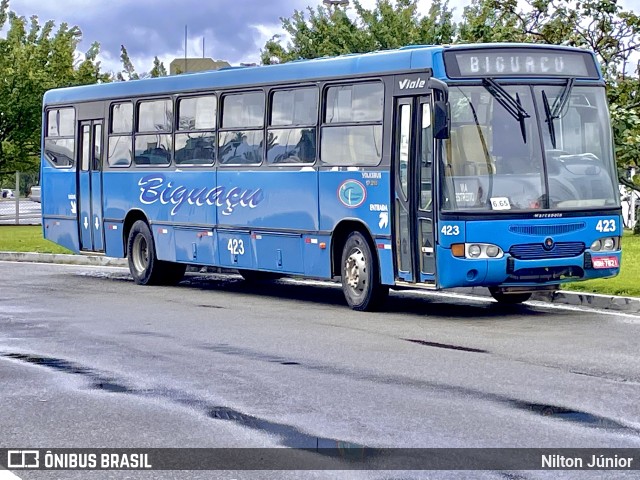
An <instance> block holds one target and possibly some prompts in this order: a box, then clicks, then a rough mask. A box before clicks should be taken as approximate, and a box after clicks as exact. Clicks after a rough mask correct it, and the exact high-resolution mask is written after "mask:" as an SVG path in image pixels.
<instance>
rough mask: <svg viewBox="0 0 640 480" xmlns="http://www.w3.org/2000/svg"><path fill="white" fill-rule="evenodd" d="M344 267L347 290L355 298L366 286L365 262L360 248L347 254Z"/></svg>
mask: <svg viewBox="0 0 640 480" xmlns="http://www.w3.org/2000/svg"><path fill="white" fill-rule="evenodd" d="M344 267H345V269H344V270H345V277H346V285H347V286H348V287H349V290H351V292H352V293H353V294H355V295H357V296H360V295H362V294H363V293H364V289H365V287H366V284H367V262H366V259H365V256H364V253H363V252H362V250H361V249H360V248H358V247H356V248H354V249H352V250H351V252H349V256H348V257H347V259H346V261H345V265H344Z"/></svg>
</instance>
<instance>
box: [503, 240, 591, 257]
mask: <svg viewBox="0 0 640 480" xmlns="http://www.w3.org/2000/svg"><path fill="white" fill-rule="evenodd" d="M582 252H584V243H582V242H558V243H556V244H554V245H553V248H551V250H545V248H544V245H543V244H542V243H525V244H522V245H514V246H512V247H511V248H510V249H509V253H510V254H511V256H512V257H514V258H517V259H519V260H535V259H539V258H566V257H576V256H578V255H580V254H581V253H582Z"/></svg>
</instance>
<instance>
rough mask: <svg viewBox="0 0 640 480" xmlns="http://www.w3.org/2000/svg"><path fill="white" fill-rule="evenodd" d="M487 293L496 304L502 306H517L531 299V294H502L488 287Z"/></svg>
mask: <svg viewBox="0 0 640 480" xmlns="http://www.w3.org/2000/svg"><path fill="white" fill-rule="evenodd" d="M489 293H490V294H491V296H492V297H493V299H494V300H496V301H497V302H498V303H502V304H503V305H517V304H518V303H522V302H526V301H527V300H529V299H530V298H531V292H527V293H503V292H500V291H499V290H498V289H497V288H494V287H489Z"/></svg>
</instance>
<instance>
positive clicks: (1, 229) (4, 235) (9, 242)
mask: <svg viewBox="0 0 640 480" xmlns="http://www.w3.org/2000/svg"><path fill="white" fill-rule="evenodd" d="M0 252H38V253H73V252H71V251H69V250H67V249H66V248H64V247H61V246H59V245H56V244H55V243H53V242H50V241H49V240H45V239H44V238H42V227H41V226H39V225H28V226H26V225H25V226H18V225H2V226H0Z"/></svg>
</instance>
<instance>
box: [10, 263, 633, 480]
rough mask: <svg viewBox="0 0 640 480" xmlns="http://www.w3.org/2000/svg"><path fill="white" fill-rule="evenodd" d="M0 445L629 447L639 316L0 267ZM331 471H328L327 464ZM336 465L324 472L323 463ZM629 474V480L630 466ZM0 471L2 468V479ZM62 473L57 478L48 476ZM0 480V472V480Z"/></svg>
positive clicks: (325, 288)
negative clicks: (365, 298)
mask: <svg viewBox="0 0 640 480" xmlns="http://www.w3.org/2000/svg"><path fill="white" fill-rule="evenodd" d="M0 281H1V282H2V283H0V292H1V294H0V384H1V385H2V389H1V391H0V432H1V435H0V439H1V440H0V448H15V447H16V446H19V447H22V448H30V447H38V448H63V447H78V448H79V447H132V448H133V447H137V448H143V447H144V448H146V447H226V446H230V447H281V446H295V447H315V446H317V445H320V446H334V445H336V441H339V442H344V443H341V444H356V445H362V446H366V447H414V448H415V447H545V448H556V447H557V448H561V447H563V448H568V447H589V448H601V447H616V448H622V447H632V448H640V404H639V402H638V398H640V356H639V355H638V343H639V340H640V317H638V316H632V315H629V314H618V313H614V312H599V311H595V310H586V309H576V308H573V309H572V308H568V307H558V306H550V305H544V304H535V303H534V304H527V305H524V306H518V307H510V308H504V307H500V306H498V305H497V304H495V303H494V302H492V301H491V300H489V299H473V298H470V297H456V296H451V295H444V296H442V295H434V294H425V293H415V292H395V293H392V297H391V299H390V301H389V302H388V305H387V311H385V312H383V313H375V314H363V313H357V312H353V311H351V310H349V309H348V308H347V307H346V305H345V303H344V300H343V297H342V292H341V291H340V289H339V287H338V286H337V285H331V284H326V283H321V282H303V281H284V282H276V283H274V284H267V285H257V286H251V285H248V284H246V283H245V282H243V281H242V280H241V279H240V277H235V276H223V275H199V274H198V275H196V274H191V275H189V276H188V277H186V279H185V281H183V282H182V283H181V284H180V285H179V286H177V287H140V286H136V285H135V284H134V283H133V281H132V280H131V278H130V276H129V275H128V272H127V271H126V270H123V269H117V268H96V267H91V268H90V267H78V266H69V265H39V264H18V263H10V262H5V263H2V262H0ZM332 461H333V460H332V459H328V460H327V462H328V463H327V464H326V465H327V468H334V467H332V466H333V465H334V464H332V463H331V462H332ZM335 468H337V467H335ZM636 472H637V471H636ZM636 472H627V473H625V472H603V471H600V472H571V471H555V472H540V471H527V472H515V473H513V472H512V473H504V472H491V471H489V472H397V471H395V472H382V471H367V472H355V471H351V472H340V471H310V472H286V471H280V472H247V471H237V472H215V471H209V472H117V471H112V472H68V471H67V472H35V471H31V472H23V471H20V472H15V473H17V474H18V475H19V476H20V478H24V479H34V478H47V479H49V478H136V479H137V478H145V479H146V478H224V479H245V478H251V479H253V478H260V479H262V478H274V479H275V478H292V479H293V478H341V479H352V478H353V479H359V478H367V479H368V478H376V479H377V478H394V479H400V478H499V479H530V478H531V479H534V478H545V479H546V478H549V479H550V478H594V479H596V478H637V477H636V475H635V473H636ZM0 473H1V472H0ZM61 473H62V475H61ZM0 478H1V477H0Z"/></svg>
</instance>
